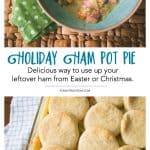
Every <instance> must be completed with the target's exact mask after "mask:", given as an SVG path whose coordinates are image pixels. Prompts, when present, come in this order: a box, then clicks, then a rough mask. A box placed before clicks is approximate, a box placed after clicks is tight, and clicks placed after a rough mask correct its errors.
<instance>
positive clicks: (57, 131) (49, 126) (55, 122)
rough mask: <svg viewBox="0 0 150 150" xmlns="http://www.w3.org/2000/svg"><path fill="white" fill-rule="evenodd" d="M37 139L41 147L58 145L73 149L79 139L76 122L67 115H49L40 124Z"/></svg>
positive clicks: (72, 117)
mask: <svg viewBox="0 0 150 150" xmlns="http://www.w3.org/2000/svg"><path fill="white" fill-rule="evenodd" d="M39 137H40V141H41V144H42V146H43V147H47V146H49V145H59V146H62V147H64V148H66V149H74V148H75V147H76V144H77V142H78V138H79V130H78V122H77V120H76V118H75V117H74V116H73V115H71V114H69V113H65V112H59V113H55V114H49V115H47V116H46V117H45V118H44V119H43V120H42V122H41V124H40V127H39Z"/></svg>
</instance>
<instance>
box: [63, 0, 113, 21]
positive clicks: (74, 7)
mask: <svg viewBox="0 0 150 150" xmlns="http://www.w3.org/2000/svg"><path fill="white" fill-rule="evenodd" d="M82 3H83V0H77V1H75V2H74V3H73V4H70V5H64V6H62V7H63V8H64V9H65V10H66V11H67V12H68V13H70V14H71V15H73V16H75V17H78V15H77V12H78V11H79V9H80V8H81V5H82ZM114 6H116V4H110V3H108V4H105V5H103V6H102V7H100V12H101V16H102V17H101V19H99V21H102V20H103V19H104V18H105V17H106V16H107V15H108V14H109V13H110V12H111V10H112V9H113V8H114ZM78 18H79V17H78ZM99 21H98V22H99Z"/></svg>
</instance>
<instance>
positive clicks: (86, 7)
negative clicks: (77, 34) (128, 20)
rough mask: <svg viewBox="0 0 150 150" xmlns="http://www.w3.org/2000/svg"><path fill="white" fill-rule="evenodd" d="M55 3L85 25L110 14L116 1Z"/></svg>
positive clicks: (85, 0)
mask: <svg viewBox="0 0 150 150" xmlns="http://www.w3.org/2000/svg"><path fill="white" fill-rule="evenodd" d="M57 2H58V4H60V5H61V6H63V7H64V8H65V9H67V10H69V11H70V12H72V13H74V14H75V15H76V16H77V17H79V18H80V19H82V20H84V21H85V22H86V23H97V22H99V21H100V20H102V19H103V18H104V17H105V16H107V15H108V14H109V13H110V12H111V10H112V9H113V7H114V6H115V5H116V4H117V3H118V0H57Z"/></svg>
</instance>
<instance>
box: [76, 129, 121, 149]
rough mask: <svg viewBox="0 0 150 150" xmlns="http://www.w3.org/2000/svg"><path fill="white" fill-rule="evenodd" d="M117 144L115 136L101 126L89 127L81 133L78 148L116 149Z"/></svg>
mask: <svg viewBox="0 0 150 150" xmlns="http://www.w3.org/2000/svg"><path fill="white" fill-rule="evenodd" d="M118 148H119V144H118V142H117V140H116V138H115V136H114V135H113V134H112V133H111V132H110V131H108V130H105V129H102V128H89V129H87V130H85V132H84V133H83V134H82V135H81V137H80V139H79V144H78V150H100V149H102V150H117V149H118Z"/></svg>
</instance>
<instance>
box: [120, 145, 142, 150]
mask: <svg viewBox="0 0 150 150" xmlns="http://www.w3.org/2000/svg"><path fill="white" fill-rule="evenodd" d="M118 150H140V149H139V148H137V147H135V146H132V145H124V146H122V147H120V148H119V149H118Z"/></svg>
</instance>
